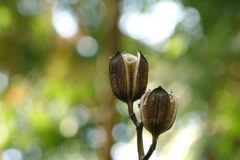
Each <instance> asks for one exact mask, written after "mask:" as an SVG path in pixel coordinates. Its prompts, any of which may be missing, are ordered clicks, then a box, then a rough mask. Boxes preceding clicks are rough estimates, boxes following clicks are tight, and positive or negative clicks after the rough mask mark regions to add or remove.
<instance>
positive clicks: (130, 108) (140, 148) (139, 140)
mask: <svg viewBox="0 0 240 160" xmlns="http://www.w3.org/2000/svg"><path fill="white" fill-rule="evenodd" d="M127 104H128V114H129V117H130V119H131V120H132V121H133V123H134V125H135V126H136V130H137V148H138V158H139V160H142V158H143V157H144V148H143V139H142V130H143V125H142V123H141V122H139V121H138V120H137V117H136V115H135V113H134V110H133V102H132V101H130V100H129V101H128V103H127Z"/></svg>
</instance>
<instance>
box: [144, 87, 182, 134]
mask: <svg viewBox="0 0 240 160" xmlns="http://www.w3.org/2000/svg"><path fill="white" fill-rule="evenodd" d="M177 107H178V104H177V99H176V97H175V96H174V95H173V94H172V93H167V92H166V91H165V90H164V89H163V88H162V87H158V88H156V89H154V90H153V91H147V92H146V93H145V94H144V95H143V96H142V98H141V102H140V113H141V120H142V123H143V126H144V127H145V128H146V129H147V130H148V131H149V132H151V133H152V135H153V136H155V137H158V136H159V135H160V134H161V133H163V132H165V131H167V130H169V129H170V128H171V127H172V125H173V122H174V120H175V118H176V112H177Z"/></svg>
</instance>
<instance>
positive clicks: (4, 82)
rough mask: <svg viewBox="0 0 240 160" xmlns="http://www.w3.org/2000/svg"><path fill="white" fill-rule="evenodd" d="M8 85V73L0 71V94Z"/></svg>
mask: <svg viewBox="0 0 240 160" xmlns="http://www.w3.org/2000/svg"><path fill="white" fill-rule="evenodd" d="M7 87H8V75H7V74H5V73H3V72H0V94H1V93H2V92H3V91H4V90H5V89H7Z"/></svg>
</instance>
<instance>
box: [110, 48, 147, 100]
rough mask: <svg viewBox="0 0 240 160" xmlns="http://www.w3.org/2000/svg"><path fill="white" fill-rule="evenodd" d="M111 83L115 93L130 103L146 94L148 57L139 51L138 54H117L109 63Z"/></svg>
mask: <svg viewBox="0 0 240 160" xmlns="http://www.w3.org/2000/svg"><path fill="white" fill-rule="evenodd" d="M109 73H110V83H111V86H112V91H113V93H114V95H115V96H116V97H117V98H118V99H120V100H122V101H123V102H126V103H128V102H129V100H131V101H136V100H138V99H140V98H141V96H142V95H143V94H144V92H145V90H146V87H147V81H148V63H147V60H146V58H145V57H144V56H143V55H142V54H141V52H138V56H134V55H131V54H122V53H120V52H117V54H116V55H115V56H114V57H113V58H112V59H111V61H110V64H109Z"/></svg>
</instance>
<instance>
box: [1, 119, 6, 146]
mask: <svg viewBox="0 0 240 160" xmlns="http://www.w3.org/2000/svg"><path fill="white" fill-rule="evenodd" d="M0 133H1V136H0V146H2V144H4V143H5V142H6V141H7V138H8V127H7V125H6V124H5V123H4V122H1V123H0Z"/></svg>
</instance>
